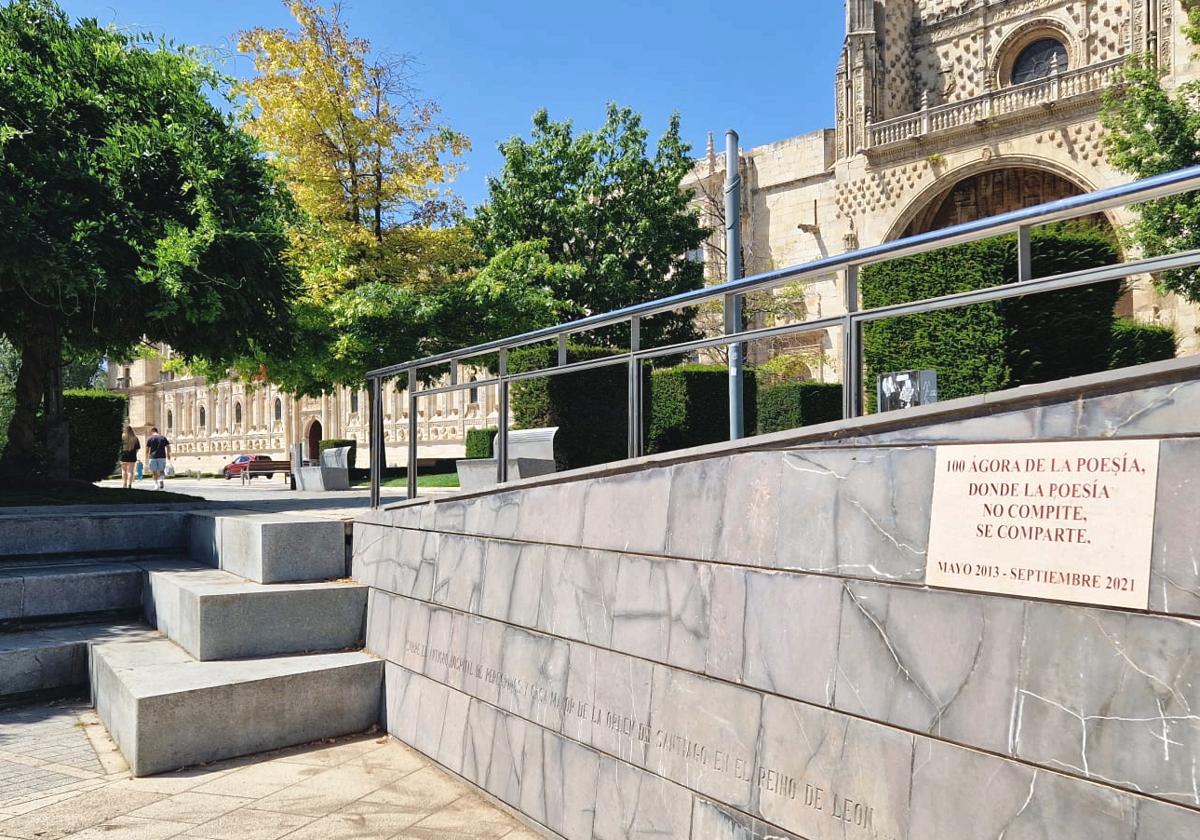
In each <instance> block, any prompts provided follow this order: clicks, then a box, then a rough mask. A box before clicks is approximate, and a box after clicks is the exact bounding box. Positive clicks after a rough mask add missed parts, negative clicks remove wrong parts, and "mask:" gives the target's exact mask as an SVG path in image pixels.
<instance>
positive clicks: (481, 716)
mask: <svg viewBox="0 0 1200 840" xmlns="http://www.w3.org/2000/svg"><path fill="white" fill-rule="evenodd" d="M503 716H504V713H503V712H501V711H500V710H499V709H497V708H496V707H495V706H492V705H490V704H489V703H483V702H480V701H479V700H472V701H471V705H470V708H468V709H467V725H466V727H465V729H464V730H463V755H462V775H463V778H465V779H468V780H470V781H472V782H474V783H475V784H477V785H479V786H480V787H483V788H484V789H485V790H486V787H485V785H486V782H487V780H488V773H489V770H490V769H491V766H492V747H493V745H494V744H495V741H496V727H497V726H498V725H499V723H500V719H501V718H502V717H503Z"/></svg>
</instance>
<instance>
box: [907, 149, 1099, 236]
mask: <svg viewBox="0 0 1200 840" xmlns="http://www.w3.org/2000/svg"><path fill="white" fill-rule="evenodd" d="M1022 172H1029V173H1032V174H1043V175H1049V176H1053V177H1054V178H1056V179H1058V180H1059V181H1060V182H1062V184H1063V185H1064V186H1065V187H1067V188H1069V191H1066V192H1065V194H1063V195H1052V196H1050V197H1042V199H1041V200H1043V201H1050V200H1055V199H1058V198H1065V197H1067V196H1068V195H1079V194H1081V193H1086V192H1091V191H1093V190H1095V189H1096V188H1097V187H1096V185H1095V184H1093V183H1091V182H1090V181H1089V180H1088V179H1087V178H1085V177H1084V176H1082V175H1080V174H1079V173H1078V172H1076V171H1073V170H1070V169H1068V168H1067V167H1064V166H1061V165H1059V164H1056V163H1054V162H1053V161H1048V160H1045V159H1042V158H1035V157H1029V156H1024V155H1011V156H1005V157H1003V158H993V159H990V160H982V161H975V162H974V163H971V164H968V165H966V166H961V167H959V168H957V169H955V170H953V171H951V172H947V173H945V174H944V175H942V177H940V178H938V179H937V181H935V182H934V183H933V184H931V185H930V186H928V187H926V188H925V189H924V190H922V191H921V192H920V193H918V194H917V195H915V196H914V197H913V198H912V199H911V200H910V201H909V202H908V203H907V204H906V205H905V207H904V209H903V210H901V212H900V214H899V215H898V216H897V217H896V220H895V221H894V222H893V223H892V226H891V228H890V229H889V230H888V232H887V235H886V237H885V238H884V241H887V242H890V241H892V240H895V239H899V238H901V237H902V236H905V235H910V234H912V233H922V232H924V231H926V230H937V229H938V228H939V227H944V226H946V225H943V224H939V223H937V220H936V216H937V214H938V212H939V210H940V209H941V206H942V204H943V202H945V201H946V200H947V199H949V198H950V196H951V194H952V193H954V191H955V190H956V189H959V188H960V187H962V186H963V185H965V184H968V182H970V181H972V180H973V179H978V178H979V177H980V176H984V175H988V174H989V173H1022ZM1038 203H1041V201H1034V200H1029V201H1026V202H1025V203H1024V204H1019V205H1016V206H1009V207H1007V208H1002V209H1001V210H1000V211H999V212H1005V209H1007V210H1014V209H1017V208H1018V207H1019V206H1030V205H1031V204H1038ZM989 209H990V208H980V210H979V213H978V215H975V216H974V218H983V217H985V216H990V215H996V213H995V212H989ZM1103 219H1104V220H1105V221H1106V222H1107V223H1108V224H1109V225H1110V226H1112V227H1114V228H1116V227H1117V226H1118V223H1119V222H1118V220H1117V219H1116V218H1114V217H1113V216H1112V214H1109V213H1105V214H1103ZM967 220H968V219H959V221H967Z"/></svg>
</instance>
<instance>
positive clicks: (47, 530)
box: [0, 508, 188, 563]
mask: <svg viewBox="0 0 1200 840" xmlns="http://www.w3.org/2000/svg"><path fill="white" fill-rule="evenodd" d="M187 524H188V512H187V511H182V510H168V509H158V510H152V509H148V508H146V509H143V508H139V509H137V510H131V509H127V508H123V509H117V510H114V509H112V508H108V509H90V510H85V509H82V508H74V509H71V510H55V511H44V510H30V509H29V508H22V509H17V508H10V509H8V510H5V511H4V512H2V513H0V563H3V558H6V557H13V556H28V555H47V554H58V555H63V554H83V553H89V552H90V553H110V554H111V553H122V552H125V553H130V552H135V551H136V552H142V551H151V552H153V551H182V550H183V549H184V548H186V547H187Z"/></svg>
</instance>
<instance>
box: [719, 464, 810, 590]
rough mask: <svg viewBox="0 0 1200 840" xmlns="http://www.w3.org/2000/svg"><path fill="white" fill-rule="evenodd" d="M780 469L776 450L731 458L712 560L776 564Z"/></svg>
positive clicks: (756, 564) (745, 563) (764, 564)
mask: <svg viewBox="0 0 1200 840" xmlns="http://www.w3.org/2000/svg"><path fill="white" fill-rule="evenodd" d="M782 470H783V457H782V456H781V455H780V454H779V453H777V452H748V453H746V454H745V455H743V456H741V457H738V458H733V459H730V461H729V466H728V469H727V470H726V477H725V499H724V503H723V505H722V508H721V510H722V512H723V516H722V519H721V534H720V536H719V538H718V540H717V550H716V557H715V559H717V560H720V561H722V562H727V563H740V564H742V565H746V566H762V567H770V566H775V565H776V557H777V555H778V548H779V547H778V543H777V542H776V540H777V538H778V533H777V532H778V525H777V523H778V516H779V504H780V500H779V492H778V491H779V482H780V480H781V472H782ZM791 513H792V512H791V511H788V515H791Z"/></svg>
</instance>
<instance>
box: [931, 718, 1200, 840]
mask: <svg viewBox="0 0 1200 840" xmlns="http://www.w3.org/2000/svg"><path fill="white" fill-rule="evenodd" d="M948 791H952V794H951V795H948ZM1162 807H1169V806H1162ZM1138 808H1139V798H1138V797H1134V796H1132V795H1130V794H1126V793H1122V792H1120V791H1117V790H1114V789H1113V788H1109V787H1105V786H1102V785H1097V784H1091V783H1089V782H1084V781H1081V780H1078V779H1070V778H1067V777H1064V776H1061V775H1059V774H1057V773H1052V772H1049V771H1046V770H1038V769H1037V768H1034V767H1030V766H1028V765H1025V764H1019V763H1017V762H1014V761H1006V760H1004V759H1001V758H996V757H995V756H990V755H986V754H984V753H977V752H972V751H970V750H963V749H956V748H954V747H951V746H949V745H946V744H943V743H939V742H937V741H932V740H929V739H920V740H919V742H918V744H917V754H916V761H915V764H914V768H913V782H912V823H911V826H910V834H909V836H910V837H913V838H918V837H962V838H967V839H970V840H973V838H995V837H1004V838H1006V840H1040V838H1050V837H1053V838H1055V840H1096V838H1101V837H1102V838H1105V840H1110V838H1111V840H1134V839H1135V838H1143V837H1145V838H1149V837H1155V838H1162V840H1166V838H1178V840H1183V838H1184V837H1188V836H1195V831H1196V830H1197V829H1198V828H1200V814H1198V813H1196V812H1194V811H1193V812H1191V817H1190V819H1180V821H1179V822H1177V823H1176V825H1177V826H1187V825H1188V823H1190V826H1189V828H1190V831H1191V834H1178V833H1166V834H1144V833H1143V834H1139V833H1138ZM1172 816H1173V815H1169V814H1164V813H1161V812H1160V813H1159V814H1156V815H1153V816H1151V817H1150V819H1151V820H1154V819H1155V818H1156V817H1157V818H1159V819H1161V820H1163V822H1162V823H1161V824H1162V825H1166V824H1168V822H1169V821H1170V820H1171V819H1172Z"/></svg>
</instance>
